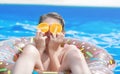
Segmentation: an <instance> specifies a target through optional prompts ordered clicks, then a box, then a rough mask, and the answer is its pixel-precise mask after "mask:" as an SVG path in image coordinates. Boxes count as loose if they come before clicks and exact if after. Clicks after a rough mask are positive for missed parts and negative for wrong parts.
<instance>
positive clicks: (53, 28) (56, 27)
mask: <svg viewBox="0 0 120 74" xmlns="http://www.w3.org/2000/svg"><path fill="white" fill-rule="evenodd" d="M37 29H38V30H41V31H42V32H44V33H45V32H48V31H50V32H51V33H52V34H57V33H61V32H62V25H61V24H58V23H54V24H51V25H49V24H47V23H40V24H39V25H38V26H37Z"/></svg>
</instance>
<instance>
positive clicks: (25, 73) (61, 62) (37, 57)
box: [13, 17, 91, 74]
mask: <svg viewBox="0 0 120 74" xmlns="http://www.w3.org/2000/svg"><path fill="white" fill-rule="evenodd" d="M43 22H46V23H48V24H49V25H51V24H53V23H60V22H59V20H58V19H54V18H51V17H47V18H46V19H45V20H44V21H43ZM63 39H64V33H60V34H57V35H53V34H51V33H50V32H49V31H48V32H47V33H42V32H41V31H37V33H36V36H35V45H31V44H29V45H26V46H25V47H24V49H23V53H22V54H21V55H20V57H19V59H18V60H17V62H16V64H15V67H14V69H13V74H32V71H33V69H34V68H35V69H36V70H37V71H38V72H39V73H41V72H42V71H60V72H61V71H62V72H64V71H66V70H70V71H71V73H72V74H91V72H90V70H89V68H88V66H87V63H86V61H85V58H84V56H83V54H82V53H81V52H80V51H79V50H78V49H77V48H76V47H75V46H74V45H67V44H66V45H64V47H61V46H60V44H61V42H62V41H63Z"/></svg>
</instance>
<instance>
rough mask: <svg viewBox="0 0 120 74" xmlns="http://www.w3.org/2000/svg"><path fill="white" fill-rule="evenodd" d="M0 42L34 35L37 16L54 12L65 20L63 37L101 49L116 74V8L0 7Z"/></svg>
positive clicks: (119, 33)
mask: <svg viewBox="0 0 120 74" xmlns="http://www.w3.org/2000/svg"><path fill="white" fill-rule="evenodd" d="M0 9H1V10H0V41H2V40H6V39H10V38H19V37H29V36H34V35H35V32H36V26H37V24H38V20H39V16H40V15H42V14H44V13H48V12H53V11H54V12H58V13H59V14H61V15H62V16H63V18H64V19H65V22H66V24H65V31H66V37H71V38H77V39H79V40H84V41H88V42H91V43H94V44H96V45H99V46H101V47H103V48H105V49H106V50H107V51H108V52H109V53H110V54H111V55H112V56H113V57H114V59H115V61H116V62H117V67H116V68H115V70H114V73H115V74H119V73H120V15H119V13H120V8H105V7H104V8H101V7H72V6H49V5H15V4H14V5H13V4H0Z"/></svg>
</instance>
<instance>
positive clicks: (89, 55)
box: [0, 37, 115, 74]
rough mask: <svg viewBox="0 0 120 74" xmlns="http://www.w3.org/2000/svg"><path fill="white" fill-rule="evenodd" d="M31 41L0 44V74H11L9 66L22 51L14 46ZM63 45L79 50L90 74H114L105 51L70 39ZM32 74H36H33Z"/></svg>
mask: <svg viewBox="0 0 120 74" xmlns="http://www.w3.org/2000/svg"><path fill="white" fill-rule="evenodd" d="M33 40H34V38H33V37H24V38H16V39H10V40H5V41H1V42H0V74H11V67H12V66H11V65H14V64H15V61H16V58H17V56H18V55H17V54H18V53H19V52H21V51H22V50H21V48H20V47H18V45H16V44H17V43H24V44H28V43H32V42H33ZM64 44H73V45H75V46H76V47H78V48H79V49H80V51H81V52H82V53H83V54H84V56H85V59H86V61H87V63H88V66H89V69H90V70H91V72H92V74H114V73H113V69H114V67H115V61H114V59H113V58H112V56H111V55H110V54H109V53H108V52H107V51H105V49H102V48H100V47H97V46H95V45H93V44H90V43H87V42H84V41H79V40H76V39H70V38H66V39H64V42H63V43H62V45H64ZM33 74H36V73H35V72H34V73H33ZM43 74H45V73H43ZM47 74H54V73H47ZM55 74H56V73H55Z"/></svg>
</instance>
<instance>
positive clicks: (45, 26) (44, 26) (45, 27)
mask: <svg viewBox="0 0 120 74" xmlns="http://www.w3.org/2000/svg"><path fill="white" fill-rule="evenodd" d="M37 29H39V30H41V31H42V32H47V31H48V30H49V25H48V24H47V23H40V24H39V25H38V26H37Z"/></svg>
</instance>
